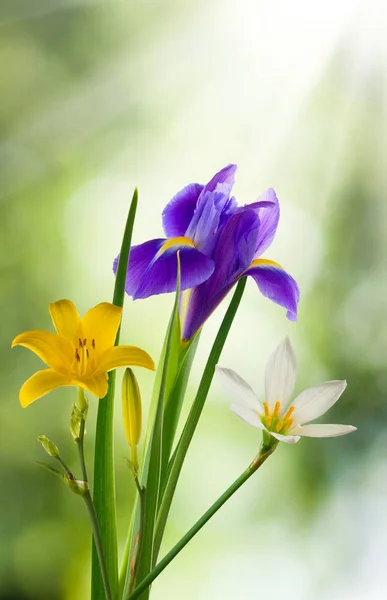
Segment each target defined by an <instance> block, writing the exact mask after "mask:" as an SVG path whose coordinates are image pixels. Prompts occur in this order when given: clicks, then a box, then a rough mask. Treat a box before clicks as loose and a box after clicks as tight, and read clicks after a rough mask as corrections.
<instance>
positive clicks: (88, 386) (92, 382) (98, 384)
mask: <svg viewBox="0 0 387 600" xmlns="http://www.w3.org/2000/svg"><path fill="white" fill-rule="evenodd" d="M73 385H78V386H80V387H82V388H83V389H84V390H87V391H88V392H90V393H91V394H93V396H97V398H104V396H106V394H107V391H108V375H107V373H106V372H105V373H96V374H95V375H93V376H92V377H88V378H87V379H82V380H81V379H80V380H79V381H74V382H73Z"/></svg>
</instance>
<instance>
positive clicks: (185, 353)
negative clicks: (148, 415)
mask: <svg viewBox="0 0 387 600" xmlns="http://www.w3.org/2000/svg"><path fill="white" fill-rule="evenodd" d="M199 337H200V333H197V334H196V335H195V336H194V337H193V338H192V339H191V340H189V342H185V343H184V346H182V345H181V344H180V353H179V366H178V370H177V372H176V373H175V380H174V382H173V386H172V388H171V391H170V393H169V394H168V396H166V402H165V410H164V423H163V448H162V453H161V456H162V464H161V485H162V486H163V485H164V482H165V477H166V474H167V468H168V463H169V459H170V457H171V452H172V446H173V442H174V439H175V435H176V429H177V426H178V423H179V417H180V413H181V409H182V406H183V401H184V397H185V392H186V389H187V385H188V378H189V375H190V373H191V367H192V363H193V360H194V358H195V353H196V349H197V347H198V343H199Z"/></svg>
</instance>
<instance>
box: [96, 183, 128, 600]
mask: <svg viewBox="0 0 387 600" xmlns="http://www.w3.org/2000/svg"><path fill="white" fill-rule="evenodd" d="M137 202H138V192H137V189H136V190H135V191H134V194H133V199H132V202H131V205H130V209H129V214H128V218H127V221H126V226H125V232H124V236H123V239H122V246H121V253H120V258H119V261H118V268H117V275H116V281H115V286H114V294H113V304H116V305H117V306H123V304H124V295H125V281H126V272H127V268H128V261H129V253H130V245H131V241H132V231H133V224H134V218H135V216H136V210H137ZM119 337H120V329H119V330H118V333H117V337H116V342H115V343H116V345H117V344H118V342H119ZM115 381H116V373H115V371H112V372H111V373H109V388H108V392H107V394H106V396H105V398H102V399H101V400H100V401H99V405H98V416H97V428H96V436H95V456H94V493H93V499H94V505H95V509H96V512H97V517H98V522H99V526H100V530H101V539H102V546H103V550H104V553H105V557H106V567H107V572H108V577H109V581H110V586H111V590H112V596H113V600H116V599H117V598H118V566H117V524H116V503H115V502H116V500H115V478H114V455H113V415H114V389H115ZM91 598H92V600H105V594H104V587H103V582H102V576H101V572H100V568H99V563H98V556H97V552H96V548H95V545H94V543H93V552H92V575H91Z"/></svg>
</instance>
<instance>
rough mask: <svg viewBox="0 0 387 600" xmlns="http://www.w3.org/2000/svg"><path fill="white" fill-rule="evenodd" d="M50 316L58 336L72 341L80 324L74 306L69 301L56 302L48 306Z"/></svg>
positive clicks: (79, 318)
mask: <svg viewBox="0 0 387 600" xmlns="http://www.w3.org/2000/svg"><path fill="white" fill-rule="evenodd" d="M50 315H51V319H52V322H53V323H54V327H55V329H56V331H57V333H58V335H61V336H62V337H64V338H67V339H68V340H70V341H71V342H72V341H74V340H75V339H76V336H77V335H78V332H79V325H80V322H81V317H80V316H79V313H78V311H77V309H76V307H75V305H74V304H73V303H72V302H71V301H70V300H58V302H54V303H53V304H50Z"/></svg>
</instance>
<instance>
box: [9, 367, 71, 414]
mask: <svg viewBox="0 0 387 600" xmlns="http://www.w3.org/2000/svg"><path fill="white" fill-rule="evenodd" d="M67 385H73V384H72V383H71V382H70V381H69V380H68V379H67V378H66V377H65V376H64V375H61V374H59V373H57V372H56V371H54V369H44V370H43V371H38V372H37V373H35V374H34V375H32V377H30V378H29V379H27V381H26V382H25V383H24V384H23V385H22V387H21V390H20V394H19V399H20V404H21V405H22V406H23V408H25V407H26V406H29V404H32V402H35V400H37V399H38V398H41V397H42V396H45V395H46V394H48V392H51V391H52V390H55V389H56V388H58V387H62V386H67Z"/></svg>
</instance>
